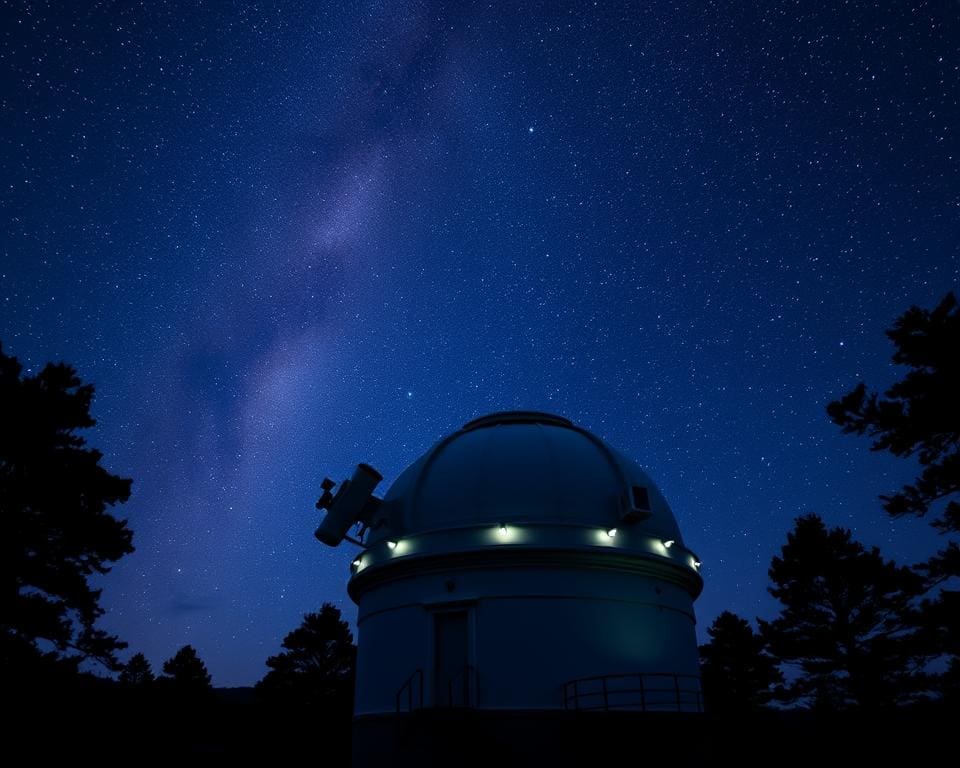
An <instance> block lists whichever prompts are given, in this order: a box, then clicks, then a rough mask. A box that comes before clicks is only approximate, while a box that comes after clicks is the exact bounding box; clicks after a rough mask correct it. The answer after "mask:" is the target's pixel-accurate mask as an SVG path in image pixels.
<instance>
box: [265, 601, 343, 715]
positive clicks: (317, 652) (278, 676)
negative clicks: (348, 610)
mask: <svg viewBox="0 0 960 768" xmlns="http://www.w3.org/2000/svg"><path fill="white" fill-rule="evenodd" d="M282 645H283V648H285V649H286V650H285V651H284V652H283V653H280V654H278V655H276V656H271V657H270V658H269V659H267V666H268V667H269V668H270V671H269V672H268V673H267V674H266V676H265V677H264V678H263V680H261V681H260V682H259V683H258V684H257V691H258V693H260V694H261V695H263V696H266V697H271V698H282V699H285V700H287V701H290V702H295V703H301V704H311V705H322V706H328V707H338V706H341V705H342V706H343V707H345V708H346V709H347V711H349V708H350V707H351V706H352V697H353V679H354V666H355V664H356V653H357V649H356V646H355V645H354V644H353V635H352V634H351V632H350V627H349V626H348V625H347V622H346V621H344V620H343V619H342V618H341V616H340V609H339V608H337V607H336V606H334V605H332V604H331V603H324V604H323V606H322V607H321V608H320V612H319V613H308V614H306V615H305V616H304V617H303V623H302V624H301V625H300V626H299V627H297V629H295V630H293V631H292V632H290V633H289V634H288V635H287V636H286V637H285V638H284V639H283V644H282Z"/></svg>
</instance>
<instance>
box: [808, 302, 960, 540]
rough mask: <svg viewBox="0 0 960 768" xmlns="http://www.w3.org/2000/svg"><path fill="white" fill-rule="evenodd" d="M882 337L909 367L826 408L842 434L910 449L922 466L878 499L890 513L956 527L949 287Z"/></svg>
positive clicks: (957, 459) (959, 332) (956, 317)
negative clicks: (928, 517)
mask: <svg viewBox="0 0 960 768" xmlns="http://www.w3.org/2000/svg"><path fill="white" fill-rule="evenodd" d="M887 336H888V337H889V338H890V340H891V341H892V342H893V343H894V346H895V347H896V351H895V352H894V354H893V362H895V363H897V364H898V365H904V366H907V367H908V368H909V369H910V370H909V371H908V372H907V374H906V375H905V376H904V377H903V378H902V379H901V380H900V381H897V382H896V383H895V384H893V386H891V387H890V388H889V389H888V390H887V391H886V392H885V393H884V395H883V396H882V397H881V396H880V395H879V394H877V393H876V392H869V393H868V392H867V386H866V384H864V383H860V384H858V385H857V387H856V388H855V389H853V391H851V392H849V393H847V394H846V395H844V396H843V397H842V398H841V399H840V400H837V401H835V402H832V403H830V405H828V406H827V412H828V413H829V415H830V418H832V419H833V421H834V422H835V423H837V424H839V425H840V426H841V427H842V428H843V431H844V432H850V433H854V434H857V435H864V434H866V435H869V436H870V437H872V438H874V441H873V444H872V445H871V450H874V451H889V452H890V453H892V454H894V455H895V456H900V457H906V456H913V455H916V456H917V458H918V459H919V461H920V466H921V467H922V470H921V472H920V474H919V475H918V476H917V478H916V479H915V480H914V481H913V482H912V483H908V484H907V485H905V486H904V487H903V488H901V489H900V490H899V491H896V492H894V493H892V494H890V495H887V496H883V497H881V498H882V499H883V503H884V507H885V508H886V510H887V512H889V513H890V514H891V515H904V514H915V515H925V514H926V513H927V512H928V511H929V510H930V509H931V508H932V507H939V506H940V504H939V503H940V502H945V505H943V508H942V509H941V510H940V516H939V517H937V518H936V519H935V520H934V521H933V525H934V526H935V527H937V528H939V529H940V530H942V531H952V532H960V501H958V497H960V395H958V393H960V308H958V305H957V300H956V298H955V297H954V295H953V293H952V292H951V293H948V294H947V295H946V296H945V297H944V298H943V300H942V301H941V302H940V303H939V304H938V305H937V306H936V308H934V309H933V310H926V309H921V308H920V307H916V306H914V307H911V308H910V309H908V310H907V311H906V312H905V313H904V314H902V315H901V316H900V317H899V318H897V320H896V321H895V323H894V325H893V328H891V329H890V330H888V331H887Z"/></svg>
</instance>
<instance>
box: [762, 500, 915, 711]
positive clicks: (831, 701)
mask: <svg viewBox="0 0 960 768" xmlns="http://www.w3.org/2000/svg"><path fill="white" fill-rule="evenodd" d="M769 573H770V579H771V581H772V582H773V586H772V587H770V589H769V591H770V594H772V595H773V596H774V597H775V598H776V599H777V600H779V601H780V603H781V604H782V605H783V609H782V611H781V613H780V615H779V616H778V617H777V618H776V619H775V620H774V621H772V622H769V623H768V622H764V621H761V622H760V629H761V633H762V635H763V637H764V639H765V640H766V641H767V643H768V646H769V649H770V653H771V655H772V656H773V657H774V658H776V659H777V660H778V661H779V662H780V663H781V664H784V665H788V666H791V667H794V668H795V669H797V670H798V671H799V673H800V674H799V676H797V677H795V678H794V679H791V680H790V682H789V683H788V685H787V686H786V687H785V688H784V689H783V691H782V698H783V700H785V701H788V702H792V703H798V704H805V705H816V706H819V707H824V708H830V709H846V708H851V707H864V708H880V707H886V706H890V705H893V704H897V703H905V702H909V701H911V700H913V699H914V698H915V697H916V696H917V694H918V688H919V687H922V681H923V678H922V676H920V675H918V672H919V670H920V668H921V667H922V665H923V663H924V662H925V660H926V659H925V657H924V655H923V652H922V650H921V648H920V646H919V645H918V643H917V631H916V628H915V626H914V623H913V621H914V612H913V611H914V608H913V606H914V603H915V601H916V600H917V598H918V596H919V595H921V594H922V592H923V588H924V585H923V580H922V579H921V578H920V577H919V576H918V575H917V574H916V573H914V572H913V571H911V570H910V569H909V568H905V567H899V566H897V565H896V564H895V563H894V562H893V561H889V560H884V559H883V558H882V557H881V556H880V552H879V550H878V549H877V548H876V547H874V548H872V549H869V550H868V549H866V548H864V546H863V545H862V544H860V543H859V542H857V541H854V540H853V538H852V536H851V534H850V531H849V530H846V529H844V528H832V529H830V530H827V528H826V526H825V525H824V523H823V521H822V520H821V519H820V518H819V517H818V516H817V515H807V516H805V517H800V518H797V520H796V526H795V528H794V530H793V531H791V532H790V533H789V534H788V535H787V543H786V544H785V545H784V546H783V547H782V549H781V554H780V556H779V557H774V558H773V561H772V563H771V565H770V572H769Z"/></svg>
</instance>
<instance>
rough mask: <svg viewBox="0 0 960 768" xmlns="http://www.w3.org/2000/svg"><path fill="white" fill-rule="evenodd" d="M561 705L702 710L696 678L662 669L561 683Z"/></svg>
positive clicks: (620, 708) (571, 706)
mask: <svg viewBox="0 0 960 768" xmlns="http://www.w3.org/2000/svg"><path fill="white" fill-rule="evenodd" d="M563 706H564V707H565V708H567V709H577V710H611V709H619V710H628V711H629V710H633V711H636V712H702V711H703V693H702V692H701V690H700V678H699V677H696V676H694V675H674V674H670V673H665V672H641V673H636V674H630V675H602V676H598V677H581V678H578V679H576V680H570V681H569V682H567V683H564V684H563Z"/></svg>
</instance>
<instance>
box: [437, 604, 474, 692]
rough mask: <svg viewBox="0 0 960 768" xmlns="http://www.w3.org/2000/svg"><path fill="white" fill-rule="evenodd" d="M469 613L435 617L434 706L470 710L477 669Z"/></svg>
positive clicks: (444, 612)
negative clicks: (471, 659)
mask: <svg viewBox="0 0 960 768" xmlns="http://www.w3.org/2000/svg"><path fill="white" fill-rule="evenodd" d="M468 620H469V615H468V613H467V611H465V610H462V611H438V612H437V613H435V614H433V704H434V706H436V707H466V706H470V703H471V700H472V696H473V691H472V687H473V667H471V666H470V653H469V651H470V649H469V640H470V636H469V631H468V626H469V625H468Z"/></svg>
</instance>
